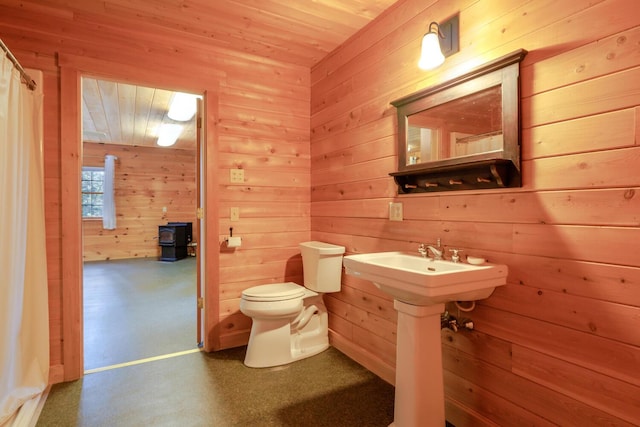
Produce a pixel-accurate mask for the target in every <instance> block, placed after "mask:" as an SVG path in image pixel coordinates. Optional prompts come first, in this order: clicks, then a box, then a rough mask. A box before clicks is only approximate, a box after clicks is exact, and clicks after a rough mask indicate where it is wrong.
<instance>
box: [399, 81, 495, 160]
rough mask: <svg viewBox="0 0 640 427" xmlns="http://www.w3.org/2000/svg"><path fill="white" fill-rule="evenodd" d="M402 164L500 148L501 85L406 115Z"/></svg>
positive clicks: (462, 156)
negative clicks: (404, 149) (403, 160)
mask: <svg viewBox="0 0 640 427" xmlns="http://www.w3.org/2000/svg"><path fill="white" fill-rule="evenodd" d="M406 120H407V131H406V132H407V133H406V157H405V165H416V164H419V163H425V162H431V161H437V160H443V159H452V158H464V157H467V156H473V155H477V154H482V153H491V152H501V151H502V150H503V149H504V140H503V132H502V126H503V124H502V85H501V84H499V85H496V86H493V87H489V88H487V89H484V90H480V91H478V92H474V93H471V94H468V95H466V96H464V97H460V98H457V99H453V100H451V101H448V102H445V103H442V104H439V105H436V106H434V107H432V108H429V109H428V110H423V111H418V112H416V113H415V114H410V115H408V116H406Z"/></svg>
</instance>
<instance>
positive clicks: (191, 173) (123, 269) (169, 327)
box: [81, 76, 201, 373]
mask: <svg viewBox="0 0 640 427" xmlns="http://www.w3.org/2000/svg"><path fill="white" fill-rule="evenodd" d="M177 95H178V92H174V91H169V90H164V89H157V88H150V87H144V86H137V85H131V84H126V83H122V82H115V81H109V80H102V79H97V78H92V77H87V76H83V77H82V96H81V100H82V147H83V149H82V166H83V169H84V168H85V167H86V168H98V167H100V166H101V165H103V164H104V159H105V156H107V155H111V156H115V158H116V160H115V174H114V183H113V187H114V191H113V196H114V197H113V198H114V200H115V209H116V215H115V218H116V225H115V228H113V229H110V228H108V227H105V225H104V223H103V221H102V218H101V217H100V216H96V215H90V216H87V215H86V212H85V210H84V209H83V215H82V216H83V218H82V237H83V247H82V264H83V301H82V306H83V313H82V315H83V330H84V333H83V342H84V345H83V347H84V349H83V350H84V351H83V355H84V371H85V373H91V372H96V371H100V370H105V369H109V368H112V367H119V366H123V365H124V366H126V365H129V364H135V363H140V362H141V361H146V360H157V358H164V357H167V355H168V356H171V355H175V354H182V353H184V352H191V351H199V350H198V344H199V340H200V339H199V336H198V335H197V333H196V331H197V330H199V329H200V328H201V327H200V325H199V318H198V316H196V314H197V298H198V289H199V284H198V280H199V274H197V272H198V270H199V257H198V256H197V252H198V251H197V244H198V243H199V242H200V241H201V240H200V234H199V227H198V219H197V218H196V209H197V207H198V206H199V194H200V193H199V192H200V188H201V186H200V180H201V174H200V169H199V167H198V165H199V162H200V152H199V144H198V136H199V135H198V134H199V130H198V127H197V126H196V123H197V118H196V117H195V116H194V117H191V118H189V119H188V120H184V121H178V120H174V119H171V118H170V117H169V108H170V106H171V102H172V100H173V99H175V98H176V97H177ZM164 125H173V126H174V127H175V126H181V127H182V130H181V133H180V135H179V136H178V138H177V140H176V141H175V143H174V145H172V146H168V147H167V146H160V145H159V144H160V142H159V141H158V140H159V131H160V129H161V127H163V126H164ZM83 174H84V172H83ZM82 190H83V194H82V205H83V207H84V206H86V205H87V204H90V205H91V207H92V208H95V207H96V206H97V207H98V208H100V207H101V203H102V202H103V201H104V199H105V198H106V197H104V194H103V195H102V197H100V196H101V194H100V190H104V188H101V187H100V185H96V186H94V187H90V186H89V185H87V186H85V183H84V181H83V188H82ZM85 190H86V191H85ZM85 202H86V203H85ZM170 224H184V226H183V227H178V228H179V229H180V230H181V231H185V230H186V229H187V224H188V225H189V227H188V228H189V231H190V234H191V235H190V239H189V241H188V242H187V241H186V232H185V233H184V234H185V235H184V236H182V234H180V235H181V236H182V237H184V239H181V240H180V242H178V243H179V245H178V246H173V249H174V252H176V253H175V254H174V255H176V256H174V257H171V259H169V258H167V257H163V252H162V250H163V246H162V245H161V244H160V233H159V230H160V229H161V227H163V226H166V225H170ZM183 240H184V241H183ZM183 243H184V245H183ZM183 246H184V247H183ZM165 251H166V250H165ZM177 255H180V256H177Z"/></svg>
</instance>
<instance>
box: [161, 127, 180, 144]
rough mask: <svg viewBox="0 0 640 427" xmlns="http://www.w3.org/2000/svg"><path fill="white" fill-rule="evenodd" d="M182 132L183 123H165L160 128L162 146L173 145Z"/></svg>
mask: <svg viewBox="0 0 640 427" xmlns="http://www.w3.org/2000/svg"><path fill="white" fill-rule="evenodd" d="M181 133H182V125H176V124H167V123H163V124H161V125H160V129H159V130H158V142H157V144H158V145H159V146H161V147H171V146H172V145H173V144H175V143H176V141H177V140H178V137H179V136H180V134H181Z"/></svg>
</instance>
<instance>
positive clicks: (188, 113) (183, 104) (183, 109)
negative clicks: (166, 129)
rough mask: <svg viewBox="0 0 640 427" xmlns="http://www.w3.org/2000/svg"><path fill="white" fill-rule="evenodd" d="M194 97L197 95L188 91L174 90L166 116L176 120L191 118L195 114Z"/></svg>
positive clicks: (183, 120)
mask: <svg viewBox="0 0 640 427" xmlns="http://www.w3.org/2000/svg"><path fill="white" fill-rule="evenodd" d="M196 98H197V95H192V94H190V93H182V92H176V93H175V95H173V99H172V100H171V106H170V107H169V112H168V113H167V116H169V118H170V119H171V120H175V121H178V122H186V121H188V120H191V119H192V118H193V116H194V114H196V108H197V107H196Z"/></svg>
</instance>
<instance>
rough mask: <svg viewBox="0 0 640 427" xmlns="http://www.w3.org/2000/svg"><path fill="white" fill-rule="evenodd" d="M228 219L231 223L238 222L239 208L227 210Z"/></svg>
mask: <svg viewBox="0 0 640 427" xmlns="http://www.w3.org/2000/svg"><path fill="white" fill-rule="evenodd" d="M229 218H230V219H231V221H239V220H240V208H236V207H233V208H229Z"/></svg>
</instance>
